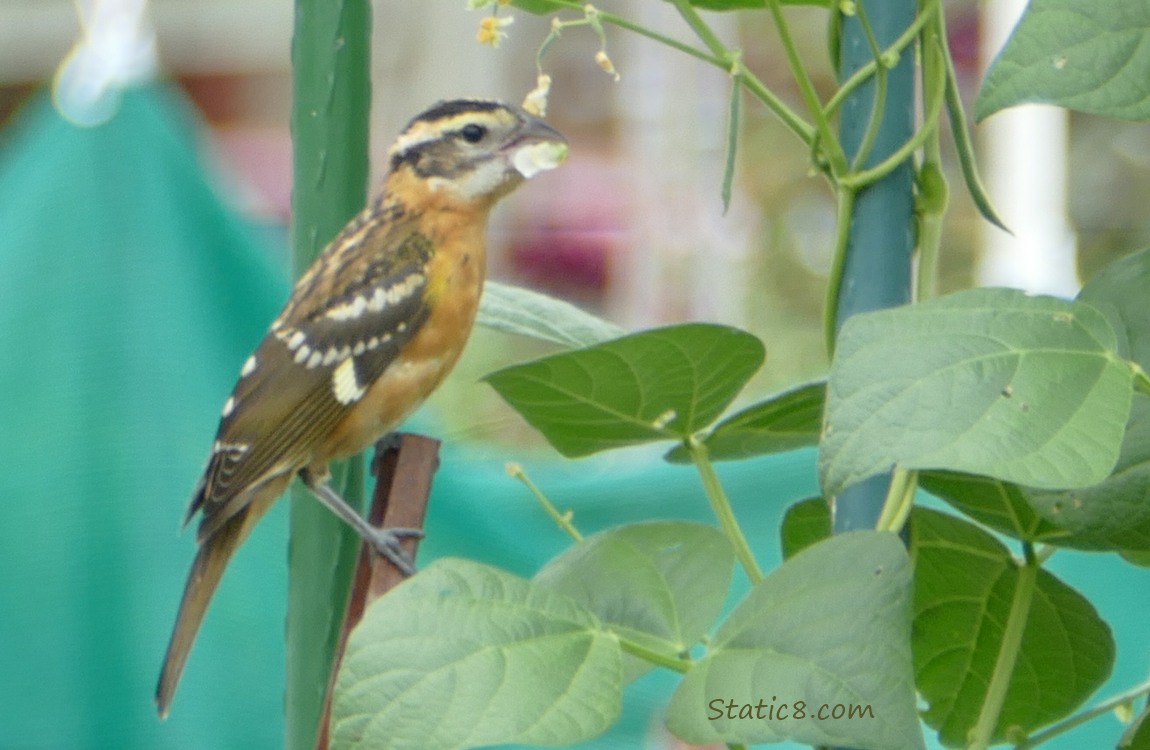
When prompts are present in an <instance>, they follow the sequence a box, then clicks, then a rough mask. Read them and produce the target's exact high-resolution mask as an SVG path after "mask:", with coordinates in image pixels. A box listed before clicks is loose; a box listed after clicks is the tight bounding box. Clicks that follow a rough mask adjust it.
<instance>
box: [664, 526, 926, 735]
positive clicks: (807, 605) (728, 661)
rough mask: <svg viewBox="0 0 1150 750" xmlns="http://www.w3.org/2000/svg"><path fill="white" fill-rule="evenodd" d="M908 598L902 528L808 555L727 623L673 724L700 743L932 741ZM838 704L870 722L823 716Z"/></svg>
mask: <svg viewBox="0 0 1150 750" xmlns="http://www.w3.org/2000/svg"><path fill="white" fill-rule="evenodd" d="M910 598H911V569H910V565H909V561H908V559H907V555H906V552H905V551H904V550H903V547H902V544H901V543H900V542H899V540H898V537H896V536H895V535H894V534H889V533H886V532H876V531H855V532H849V533H847V534H841V535H839V536H836V537H832V538H831V539H828V540H826V541H823V542H820V543H818V544H816V545H814V546H812V547H810V548H808V549H805V550H803V551H802V552H800V553H799V554H797V555H796V556H795V557H793V558H792V559H790V560H788V561H787V562H785V563H783V565H782V566H781V567H780V568H778V569H777V570H775V571H774V572H773V573H771V575H769V576H768V577H767V578H766V579H765V580H763V581H762V582H761V583H760V584H758V585H757V586H755V587H754V588H753V589H752V590H751V592H750V594H748V596H747V597H746V599H744V600H743V602H742V603H740V604H739V606H738V607H736V608H735V610H734V611H733V612H732V613H731V615H730V617H729V618H727V620H726V622H724V623H723V624H722V625H721V626H720V627H719V629H718V631H717V632H716V633H715V636H714V638H713V639H712V644H711V649H710V650H709V651H708V653H707V654H706V656H704V657H703V658H702V659H700V660H699V661H698V662H697V663H696V664H695V666H694V667H693V668H692V669H691V670H690V671H689V672H688V673H687V675H686V677H685V678H684V679H683V682H682V684H681V685H680V686H679V689H678V690H677V691H676V692H675V694H674V696H673V697H672V699H671V705H670V707H669V708H668V711H667V717H668V718H667V725H668V728H669V729H670V730H671V731H672V732H673V733H674V734H675V735H676V736H677V737H679V738H681V739H683V740H685V741H687V742H691V743H696V744H704V743H710V742H728V743H733V742H741V743H747V744H751V743H759V742H779V741H782V740H788V739H789V740H795V741H797V742H802V743H806V744H811V745H840V746H845V747H853V748H860V749H864V750H865V749H873V750H894V749H896V748H897V749H898V750H903V749H906V748H911V749H914V748H922V747H924V744H923V737H922V729H921V727H920V726H919V722H918V717H917V715H916V713H915V693H914V681H913V679H912V675H911V654H910ZM760 702H761V703H762V706H763V707H762V708H761V709H759V708H758V706H759V705H760ZM800 702H801V704H802V705H801V706H800ZM783 704H785V705H786V708H785V709H782V710H781V711H780V707H781V706H783ZM840 705H841V706H842V708H841V709H838V710H841V711H847V710H850V709H849V707H851V706H854V707H855V710H856V711H864V712H865V713H863V716H865V718H863V719H860V718H857V716H858V715H857V714H856V718H853V719H849V718H845V717H844V718H840V719H837V720H836V719H833V718H831V719H826V718H823V719H820V717H819V715H818V714H819V711H820V709H822V707H823V706H826V707H827V708H826V709H823V710H824V713H826V712H831V711H835V710H836V707H838V706H840ZM768 707H772V708H773V717H774V718H773V719H772V718H770V717H769V716H768V714H767V713H766V711H767V708H768ZM868 708H869V712H867V709H868ZM728 710H730V711H733V713H734V715H735V717H736V718H728V713H727V711H728ZM748 711H749V712H750V715H749V716H748V715H747V712H748ZM756 711H757V712H758V713H759V714H760V715H759V717H756V716H755V713H756ZM740 712H743V718H737V717H738V716H739V715H740ZM783 713H785V714H786V716H785V717H782V714H783ZM799 713H802V714H803V716H799V715H798V714H799Z"/></svg>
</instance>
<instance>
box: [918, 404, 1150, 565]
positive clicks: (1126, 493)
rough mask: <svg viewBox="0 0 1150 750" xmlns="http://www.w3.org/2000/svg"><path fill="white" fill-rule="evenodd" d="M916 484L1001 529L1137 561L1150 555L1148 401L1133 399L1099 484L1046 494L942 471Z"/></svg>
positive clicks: (1149, 410)
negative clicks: (1114, 459) (1115, 453)
mask: <svg viewBox="0 0 1150 750" xmlns="http://www.w3.org/2000/svg"><path fill="white" fill-rule="evenodd" d="M919 483H920V484H921V485H922V487H923V488H924V489H926V490H927V491H928V492H931V493H933V494H935V495H937V496H938V497H940V498H942V499H943V500H946V501H947V502H948V503H950V504H951V505H953V506H954V507H955V508H957V509H958V510H960V511H962V512H963V513H965V514H966V515H968V516H970V517H971V518H974V519H975V520H977V521H980V522H982V523H984V524H986V525H987V526H990V527H991V528H994V529H997V530H998V531H1001V532H1003V533H1004V534H1009V535H1011V536H1014V537H1017V538H1019V539H1026V540H1029V541H1042V542H1044V543H1046V544H1053V545H1056V546H1059V547H1070V548H1073V549H1084V550H1096V551H1117V552H1120V553H1122V554H1123V555H1125V556H1128V557H1129V558H1130V559H1132V560H1136V559H1138V558H1139V555H1140V554H1145V553H1147V552H1150V399H1147V398H1146V397H1145V396H1142V395H1136V396H1135V397H1134V401H1133V405H1132V408H1131V412H1130V421H1129V422H1128V423H1127V428H1126V435H1125V437H1124V438H1123V440H1122V450H1121V453H1120V454H1119V457H1118V463H1117V464H1116V465H1115V467H1114V471H1113V472H1112V473H1111V474H1110V476H1108V477H1106V479H1104V480H1102V481H1101V482H1099V483H1098V484H1095V485H1091V486H1089V487H1084V488H1082V489H1077V490H1066V491H1061V492H1050V491H1046V490H1037V489H1033V488H1030V487H1022V486H1019V485H1016V484H1012V483H1010V482H1003V481H1001V480H996V479H990V478H988V477H978V476H973V475H967V474H950V473H947V472H925V473H923V474H922V475H920V477H919Z"/></svg>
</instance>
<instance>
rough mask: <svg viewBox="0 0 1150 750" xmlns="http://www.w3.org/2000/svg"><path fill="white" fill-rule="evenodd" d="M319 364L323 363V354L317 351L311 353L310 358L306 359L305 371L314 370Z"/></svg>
mask: <svg viewBox="0 0 1150 750" xmlns="http://www.w3.org/2000/svg"><path fill="white" fill-rule="evenodd" d="M320 362H323V352H321V351H319V350H318V349H317V350H315V351H314V352H312V353H311V356H310V357H308V359H307V369H309V370H314V369H315V368H317V367H319V363H320Z"/></svg>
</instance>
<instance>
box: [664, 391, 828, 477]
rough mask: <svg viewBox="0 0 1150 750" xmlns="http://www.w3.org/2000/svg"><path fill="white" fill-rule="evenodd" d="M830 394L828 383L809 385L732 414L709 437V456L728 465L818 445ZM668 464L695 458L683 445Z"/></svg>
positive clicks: (670, 458)
mask: <svg viewBox="0 0 1150 750" xmlns="http://www.w3.org/2000/svg"><path fill="white" fill-rule="evenodd" d="M826 390H827V384H826V382H825V381H819V382H816V383H807V384H805V385H800V386H799V387H797V388H793V389H791V390H789V391H785V392H783V393H778V394H776V395H774V396H771V397H769V398H767V399H766V400H765V401H760V402H759V403H757V404H755V405H753V406H749V407H747V408H746V409H743V410H742V411H740V412H736V413H735V414H732V415H731V416H729V417H727V418H726V419H724V420H723V421H721V422H719V423H718V424H717V425H715V428H714V429H713V430H711V432H710V434H709V435H707V438H706V440H705V441H704V442H705V443H706V445H707V452H708V454H709V455H710V457H711V459H712V460H715V461H725V460H731V459H741V458H750V457H752V456H762V455H766V454H769V453H782V452H783V451H789V450H794V449H795V448H805V447H807V446H811V445H817V444H818V442H819V430H820V428H821V427H822V420H823V406H824V404H825V402H826ZM667 460H668V461H671V462H672V463H687V462H689V461H690V460H691V455H690V453H688V452H687V449H686V448H685V447H683V446H681V445H680V446H676V447H675V448H673V449H671V451H670V452H668V453H667Z"/></svg>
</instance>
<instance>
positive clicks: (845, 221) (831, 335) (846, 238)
mask: <svg viewBox="0 0 1150 750" xmlns="http://www.w3.org/2000/svg"><path fill="white" fill-rule="evenodd" d="M856 195H857V191H855V190H852V189H850V188H842V189H840V190H839V191H838V193H837V198H838V201H837V212H836V213H837V216H835V254H834V257H833V258H832V259H831V269H830V275H829V276H828V278H827V300H826V311H825V312H824V313H823V326H824V329H823V337H824V339H825V344H826V348H827V357H828V358H829V357H832V356H834V353H835V322H836V321H837V320H838V317H839V292H840V290H841V289H842V281H843V271H844V269H845V268H846V258H847V245H848V244H849V242H850V226H851V214H853V213H854V208H855V196H856Z"/></svg>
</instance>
